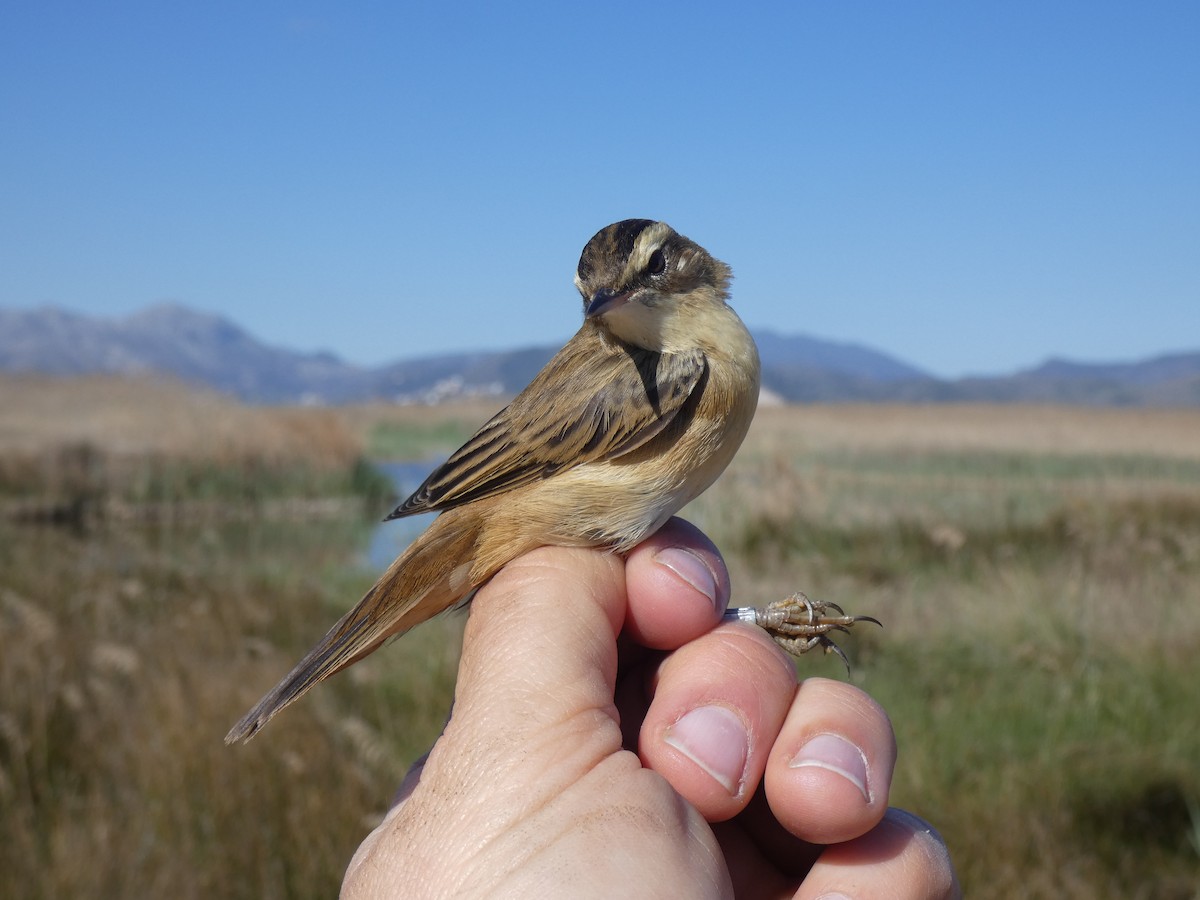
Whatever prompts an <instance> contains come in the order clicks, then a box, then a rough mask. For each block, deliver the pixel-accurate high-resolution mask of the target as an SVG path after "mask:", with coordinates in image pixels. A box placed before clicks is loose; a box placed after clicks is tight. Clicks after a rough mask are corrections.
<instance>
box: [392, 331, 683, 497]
mask: <svg viewBox="0 0 1200 900" xmlns="http://www.w3.org/2000/svg"><path fill="white" fill-rule="evenodd" d="M705 369H706V363H705V360H704V355H703V354H702V353H701V352H699V351H695V352H692V353H679V354H658V353H651V352H649V351H645V350H640V349H637V348H633V347H624V348H623V349H616V348H614V347H613V345H612V344H609V343H606V342H602V341H601V339H600V338H599V337H598V336H596V335H594V334H588V333H586V332H580V333H579V334H577V335H576V336H575V337H574V338H572V339H571V341H570V342H569V343H568V344H567V345H566V346H565V347H564V348H563V349H562V350H561V351H559V353H558V354H557V355H556V356H555V357H554V358H553V359H552V360H550V362H549V363H547V364H546V367H545V368H544V369H542V371H541V372H539V373H538V375H537V377H536V378H534V380H533V381H532V382H531V383H530V385H529V387H527V388H525V390H523V391H522V392H521V393H520V394H519V395H518V396H517V397H516V398H515V399H514V400H513V402H512V403H510V404H509V405H508V406H507V407H506V408H505V409H503V410H502V411H501V412H499V413H498V414H497V415H496V416H495V417H493V418H492V419H491V420H490V421H489V422H488V423H487V424H485V425H484V426H483V427H482V428H480V429H479V431H478V432H477V433H476V434H475V436H474V437H472V438H471V439H470V440H469V441H467V442H466V443H465V444H464V445H463V446H462V447H460V448H459V449H458V450H457V451H456V452H455V453H454V454H453V455H452V456H451V457H450V458H449V459H448V460H446V462H444V463H443V464H442V465H441V466H439V467H438V468H437V469H435V470H434V472H433V473H432V474H431V475H430V476H429V477H428V478H427V479H426V480H425V483H424V484H422V485H421V486H420V487H419V488H418V489H417V490H416V492H415V493H414V494H413V495H412V496H411V497H409V498H408V499H407V500H405V501H404V502H403V503H402V504H400V506H398V507H397V508H396V510H395V512H393V513H392V514H391V515H390V516H388V518H389V519H395V518H399V517H400V516H407V515H412V514H413V513H418V512H429V511H432V510H439V509H449V508H450V507H453V506H459V505H460V504H463V503H469V502H470V501H472V500H478V499H480V498H481V497H489V496H492V495H493V494H498V493H500V492H502V491H507V490H511V489H512V488H515V487H518V486H520V485H523V484H528V483H529V482H531V481H536V480H538V479H542V478H547V477H549V476H550V475H553V474H554V473H555V472H559V471H561V470H563V469H569V468H572V467H573V466H577V465H579V464H580V463H584V462H589V461H591V460H597V459H611V458H615V457H618V456H620V455H622V454H624V453H628V452H630V451H631V450H634V449H636V448H637V447H640V446H641V445H642V444H644V443H646V441H648V440H650V439H651V438H653V437H654V436H655V435H656V434H658V433H659V432H661V431H662V430H663V429H664V428H665V427H666V426H667V425H668V424H669V423H670V422H671V420H672V419H674V418H675V416H676V415H677V414H678V413H679V411H680V409H682V408H683V406H684V405H685V404H686V403H687V400H688V397H690V396H691V394H692V391H693V390H694V389H695V387H696V385H697V384H698V383H699V382H700V381H701V379H702V378H703V376H704V373H705Z"/></svg>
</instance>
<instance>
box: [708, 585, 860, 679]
mask: <svg viewBox="0 0 1200 900" xmlns="http://www.w3.org/2000/svg"><path fill="white" fill-rule="evenodd" d="M829 611H833V612H834V613H836V615H826V613H827V612H829ZM731 612H733V613H734V615H732V616H730V618H737V619H740V620H741V621H744V622H753V623H754V624H755V625H757V626H758V627H759V628H761V629H763V630H764V631H765V632H767V634H769V635H770V636H771V638H772V639H773V640H774V641H775V643H777V644H778V645H779V646H780V647H782V648H783V649H784V650H786V651H787V652H788V653H790V654H792V655H793V656H800V655H801V654H802V653H807V652H808V651H809V650H811V649H813V648H814V647H820V648H821V649H822V650H824V651H825V653H836V654H837V656H838V658H839V659H841V661H842V662H843V663H845V665H846V669H847V671H849V669H850V660H849V659H848V658H847V657H846V654H845V653H844V652H842V648H841V647H839V646H838V645H837V644H835V643H834V642H833V639H832V638H830V637H829V632H831V631H842V632H845V633H846V634H849V633H850V628H851V626H853V625H854V624H855V623H857V622H872V623H874V624H875V625H880V626H881V627H882V623H881V622H880V621H879V620H878V619H876V618H874V617H872V616H848V615H846V613H845V611H844V610H843V609H842V608H841V607H840V606H838V605H837V604H836V603H832V602H830V601H828V600H811V599H809V598H808V596H806V595H805V594H803V593H801V592H800V591H797V592H796V593H794V594H792V595H791V596H790V597H785V598H784V599H782V600H776V601H775V602H774V603H769V604H767V605H766V606H755V607H748V608H743V609H739V610H736V611H731Z"/></svg>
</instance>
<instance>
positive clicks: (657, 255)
mask: <svg viewBox="0 0 1200 900" xmlns="http://www.w3.org/2000/svg"><path fill="white" fill-rule="evenodd" d="M666 270H667V258H666V256H664V255H663V252H662V248H661V247H660V248H659V249H657V250H655V251H654V252H653V253H651V254H650V260H649V261H648V262H647V263H646V274H647V275H661V274H662V273H663V272H665V271H666Z"/></svg>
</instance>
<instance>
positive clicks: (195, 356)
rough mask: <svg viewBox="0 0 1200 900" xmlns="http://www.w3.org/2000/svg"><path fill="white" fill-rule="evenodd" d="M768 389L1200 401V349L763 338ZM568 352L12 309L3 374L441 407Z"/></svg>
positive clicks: (500, 386) (150, 313)
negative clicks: (160, 379) (388, 346)
mask: <svg viewBox="0 0 1200 900" xmlns="http://www.w3.org/2000/svg"><path fill="white" fill-rule="evenodd" d="M755 340H756V341H757V342H758V346H759V351H760V353H761V355H762V360H763V384H764V387H765V388H767V389H768V390H769V391H770V392H771V393H773V394H775V395H777V396H778V397H780V398H782V399H784V400H786V401H789V402H809V403H814V402H820V403H835V402H846V401H857V402H898V401H903V402H935V403H936V402H951V401H964V402H965V401H974V402H981V401H982V402H997V403H1002V402H1045V403H1073V404H1086V405H1108V406H1114V405H1123V406H1141V405H1148V406H1200V352H1196V353H1180V354H1174V355H1169V356H1161V357H1157V358H1154V359H1149V360H1144V361H1141V362H1130V363H1096V364H1087V363H1078V362H1070V361H1067V360H1050V361H1048V362H1046V363H1043V364H1042V365H1040V366H1037V367H1036V368H1031V369H1028V370H1024V371H1021V372H1017V373H1015V374H1012V375H998V376H993V377H981V378H966V379H958V380H943V379H938V378H934V377H933V376H931V375H929V374H928V373H925V372H923V371H921V370H920V369H918V368H916V367H915V366H912V365H909V364H908V363H905V362H903V361H901V360H898V359H896V358H895V357H892V356H889V355H888V354H886V353H882V352H880V351H878V350H874V349H872V348H869V347H865V346H862V345H858V344H848V343H838V342H833V341H825V340H821V339H819V338H814V337H806V336H803V335H780V334H776V333H774V332H770V331H760V332H756V334H755ZM557 349H558V347H557V346H544V347H526V348H522V349H518V350H509V351H496V352H475V353H465V352H464V353H451V354H443V355H440V356H432V357H425V358H421V359H409V360H401V361H398V362H394V363H391V364H389V365H384V366H376V367H366V366H358V365H354V364H352V363H348V362H345V361H344V360H341V359H339V358H338V357H336V356H334V355H333V354H330V353H299V352H296V351H292V350H287V349H284V348H281V347H274V346H271V345H268V344H265V343H263V342H262V341H260V340H258V339H257V338H255V337H253V336H252V335H250V334H249V333H247V332H246V331H244V330H242V329H241V328H239V327H238V326H237V325H235V324H233V323H232V322H230V321H228V320H227V319H223V318H221V317H219V316H213V315H208V314H204V313H199V312H196V311H194V310H190V309H188V308H186V307H183V306H177V305H160V306H153V307H150V308H148V309H146V310H143V311H141V312H139V313H135V314H134V315H131V316H126V317H123V318H97V317H92V316H85V315H81V314H78V313H72V312H67V311H65V310H62V309H56V308H43V309H35V310H0V371H8V372H40V373H46V374H54V375H75V374H87V373H97V372H103V373H115V374H142V373H162V374H169V375H172V376H174V377H176V378H179V379H181V380H183V381H186V382H191V383H195V384H201V385H206V386H208V387H211V388H214V389H216V390H219V391H222V392H224V393H228V394H232V395H234V396H236V397H239V398H241V399H243V400H246V401H249V402H253V403H306V402H307V403H330V404H336V403H348V402H358V401H364V400H371V399H385V400H394V401H400V402H439V401H441V400H445V399H452V398H457V397H465V396H479V395H497V396H504V395H511V394H514V393H516V392H517V391H519V390H520V389H521V388H522V387H524V386H525V385H526V384H528V383H529V380H530V379H531V378H532V377H533V376H534V374H535V373H536V372H537V371H538V370H539V369H540V368H541V367H542V366H543V365H544V364H545V362H546V361H547V360H548V359H549V358H550V357H551V356H552V355H553V353H554V352H555V350H557Z"/></svg>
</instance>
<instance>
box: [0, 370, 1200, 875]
mask: <svg viewBox="0 0 1200 900" xmlns="http://www.w3.org/2000/svg"><path fill="white" fill-rule="evenodd" d="M13 385H14V382H12V381H8V382H5V383H4V385H3V388H4V390H3V393H0V472H3V471H6V468H5V467H8V469H7V470H8V471H15V469H13V467H14V466H16V465H17V463H14V462H13V461H14V460H17V461H18V462H19V461H21V460H25V461H28V460H29V459H31V458H33V457H31V455H30V454H31V453H32V454H37V453H41V454H43V455H44V454H45V452H46V450H47V448H49V449H50V450H51V451H53V452H52V453H51V454H50V456H49V459H50V462H48V463H46V464H45V466H44V468H43V469H42V470H40V471H41V473H42V474H41V476H39V477H42V478H43V479H44V480H43V481H41V482H39V483H38V484H40V487H39V488H38V489H42V490H45V489H47V488H48V487H49V488H54V486H55V485H56V484H58V485H61V484H62V483H66V482H70V481H71V480H72V479H74V480H76V481H78V480H79V479H83V481H84V482H85V483H90V484H93V485H94V484H95V483H96V481H95V479H94V477H93V478H92V481H90V482H89V481H88V477H92V476H94V475H95V472H94V471H93V472H92V476H88V475H87V473H88V471H89V467H90V468H91V469H96V468H97V467H98V468H99V469H100V470H101V471H104V472H107V473H108V474H107V475H105V478H107V479H108V482H107V488H108V489H109V490H110V493H111V492H114V491H115V492H118V493H119V492H121V491H124V494H123V495H122V496H124V497H125V498H126V500H125V502H128V503H142V504H144V503H145V502H146V497H145V494H144V492H143V494H138V493H137V491H133V490H132V489H131V488H130V485H132V484H134V483H135V482H136V477H135V476H136V475H137V473H138V472H139V471H144V470H145V468H146V467H147V466H150V467H153V466H155V465H160V466H163V467H166V468H170V467H171V466H176V467H177V466H178V464H179V462H180V460H183V461H186V462H188V465H190V466H191V468H190V469H189V471H193V472H194V471H196V470H197V469H203V470H205V471H206V472H208V475H207V476H206V478H205V479H199V480H197V479H194V478H193V479H191V480H188V479H179V478H176V479H175V480H174V481H171V489H172V490H174V491H176V494H177V496H178V497H189V496H190V497H193V498H194V496H195V494H196V493H197V492H199V493H200V494H202V495H203V496H206V497H210V498H212V500H211V502H213V503H216V504H217V505H218V506H222V507H224V508H230V507H236V508H247V509H249V510H251V513H250V514H249V515H245V516H233V517H200V518H195V517H174V518H172V517H166V518H159V519H156V520H154V521H152V522H150V521H147V520H145V519H143V518H138V517H133V518H129V519H120V520H117V519H114V518H111V517H110V518H108V519H100V520H98V521H94V522H89V523H85V527H84V528H82V529H81V530H72V529H62V528H53V527H45V526H43V525H37V526H31V525H28V524H22V523H14V522H12V521H11V520H9V521H6V520H4V519H3V518H2V517H0V646H2V647H3V648H4V649H3V652H2V653H0V697H2V698H3V699H2V700H0V895H3V896H10V895H20V896H30V897H63V896H112V897H118V896H142V895H170V896H179V897H192V896H213V895H215V896H221V897H239V896H244V897H307V896H329V895H331V894H332V893H333V892H334V891H335V890H336V885H337V883H338V880H339V879H340V874H341V871H342V868H343V867H344V865H345V863H346V862H347V861H348V859H349V855H350V853H351V851H352V849H353V847H354V846H355V845H356V844H357V842H358V841H359V840H360V839H361V838H362V836H363V834H364V833H365V831H366V829H367V828H368V827H369V825H370V822H371V821H373V820H374V818H375V817H377V816H378V815H380V814H381V812H382V811H383V809H384V807H385V805H386V801H387V798H388V796H389V795H390V793H391V791H392V790H394V788H395V787H396V785H397V784H398V783H399V779H400V777H401V773H402V772H403V769H404V768H405V766H406V765H407V763H408V762H410V761H411V760H412V759H413V758H414V757H415V756H416V755H417V754H418V753H420V752H421V751H422V750H423V749H424V748H425V747H426V746H427V744H428V742H429V741H430V740H431V739H432V737H433V736H434V735H435V734H436V733H437V730H438V728H439V725H440V722H441V720H442V717H443V716H444V714H445V711H446V709H447V704H448V701H449V696H450V693H451V691H452V683H453V672H454V667H455V661H456V641H457V635H458V631H459V628H460V624H461V623H460V621H459V620H457V619H454V618H450V619H445V620H441V621H435V622H433V623H429V624H428V625H426V626H423V627H422V628H421V629H420V631H419V633H418V634H417V635H415V636H414V638H415V639H411V640H410V639H404V640H402V641H401V642H400V643H399V644H397V645H396V646H395V647H393V648H391V649H389V650H388V651H386V652H384V653H381V654H377V655H376V656H374V657H373V658H372V659H371V660H370V661H369V662H367V663H365V664H364V665H361V666H357V667H355V668H354V669H352V670H351V671H350V672H349V673H348V674H347V675H346V676H345V677H341V678H337V679H333V680H332V681H331V682H330V683H329V684H327V685H323V686H322V687H321V689H319V690H318V691H315V692H314V693H313V694H312V695H311V696H310V697H308V698H306V699H305V701H304V702H303V703H301V704H298V705H297V706H296V707H294V708H293V709H290V710H288V712H287V713H286V714H285V715H283V716H281V717H280V718H279V719H278V720H277V721H276V722H273V723H272V726H271V728H270V730H269V731H268V732H267V733H266V734H264V735H263V736H262V737H260V738H259V739H258V740H256V741H255V742H253V743H252V744H251V745H250V746H249V747H245V748H235V749H229V748H226V747H224V746H223V744H222V743H221V740H220V739H221V736H222V735H223V734H224V732H225V730H226V728H227V727H228V726H229V724H231V722H232V721H233V720H234V719H236V717H237V716H238V715H240V714H241V713H242V712H243V711H244V709H245V708H246V707H247V706H248V705H249V704H250V703H251V702H252V701H253V700H255V699H257V696H258V694H259V693H260V692H261V691H262V690H265V689H266V688H267V687H269V686H270V685H271V684H272V683H273V682H274V680H275V679H276V678H277V677H278V676H279V675H280V674H281V673H282V672H283V671H285V670H286V669H287V668H288V667H289V666H290V665H291V664H292V662H294V660H295V659H296V658H297V657H298V655H299V654H300V653H302V652H303V651H304V650H306V649H307V648H308V646H309V645H310V644H311V642H312V641H313V640H314V638H315V637H316V636H317V635H318V634H319V633H320V631H321V630H322V629H323V628H325V627H326V626H327V625H328V624H329V623H330V622H332V621H333V619H334V618H335V617H336V615H337V614H338V613H339V612H340V611H341V610H343V609H345V608H346V606H348V605H349V604H350V603H352V602H353V601H354V600H355V599H356V598H357V597H358V596H359V594H360V592H361V591H362V590H363V589H364V588H365V587H366V586H367V582H369V580H370V575H369V574H368V573H366V572H364V571H362V570H361V568H360V567H359V565H358V564H357V562H356V559H357V556H358V554H359V553H360V552H361V548H362V546H363V544H364V541H365V538H366V534H367V530H366V529H367V528H368V527H369V526H368V525H367V524H365V523H364V521H363V520H361V519H360V518H359V517H358V515H357V512H356V509H354V508H346V507H339V508H335V509H333V510H331V511H330V512H329V514H328V515H327V516H326V517H324V518H320V519H313V518H309V519H307V520H305V519H301V520H296V519H292V518H289V517H286V516H282V517H281V516H275V515H272V514H269V510H271V509H275V508H276V507H272V506H270V505H269V504H265V503H263V502H261V498H255V497H254V496H253V495H248V494H247V487H246V485H247V484H248V483H250V482H253V481H254V480H255V479H258V480H262V479H263V478H266V477H267V476H266V475H265V474H264V473H265V472H267V471H269V470H272V469H273V468H281V469H284V470H288V471H292V472H301V473H306V474H305V475H304V476H303V477H299V478H292V479H283V480H281V481H279V482H278V483H276V484H275V485H274V487H273V488H272V491H273V493H272V494H271V497H272V499H273V501H275V502H276V503H284V504H286V503H288V502H291V501H292V500H293V499H295V498H296V497H298V496H299V497H301V499H307V500H313V499H315V498H317V497H319V496H322V495H323V494H327V493H329V492H330V491H335V492H336V491H345V490H347V489H348V486H350V485H353V484H354V483H355V482H354V480H353V478H351V477H349V476H346V475H345V473H346V471H347V470H348V469H353V468H354V465H355V460H356V459H357V456H358V454H359V453H361V448H362V447H364V446H366V445H368V444H371V445H373V446H383V447H385V448H387V447H390V448H392V450H393V451H395V452H401V450H403V449H404V448H407V450H408V451H409V452H414V453H420V454H424V453H428V452H430V451H431V450H432V449H433V448H438V447H442V446H443V445H444V444H445V443H446V442H447V441H452V440H453V437H454V435H456V434H460V433H465V432H467V431H469V430H470V429H471V428H472V427H474V426H475V425H477V424H479V423H480V422H482V421H483V420H484V419H486V418H487V417H488V416H489V415H490V414H491V413H492V412H494V409H493V408H492V405H491V404H489V405H488V406H486V407H483V406H476V407H471V408H469V409H464V408H444V407H443V408H435V409H426V408H415V407H414V408H406V409H393V408H382V407H379V408H367V407H363V408H351V409H345V410H324V411H323V410H274V409H249V408H245V407H242V406H239V405H238V404H235V403H232V402H230V401H227V400H224V399H222V398H220V397H216V396H212V395H203V394H195V393H193V392H190V391H186V390H184V389H181V388H179V387H177V386H163V385H154V384H148V383H132V384H131V383H127V382H119V383H116V382H105V381H102V380H96V381H86V382H53V381H51V380H46V379H43V380H31V381H29V382H28V383H25V384H24V385H22V384H17V389H15V390H14V388H13ZM25 392H28V393H27V395H26V393H25ZM79 447H84V448H87V451H86V453H83V454H82V456H80V455H79V454H78V453H76V455H75V456H72V453H73V452H75V451H72V449H71V448H79ZM55 448H57V449H55ZM397 448H399V449H397ZM55 453H57V456H55V455H54V454H55ZM97 460H99V463H97V462H96V461H97ZM121 461H123V462H121ZM118 463H120V464H118ZM121 466H125V468H124V469H122V468H121ZM185 468H186V467H185ZM229 470H232V471H233V472H234V475H232V476H231V475H229V474H228V471H229ZM81 472H82V473H83V474H82V475H81V474H80V473H81ZM119 472H125V473H126V474H124V475H120V477H118V476H117V475H114V474H113V473H119ZM319 472H325V473H326V474H327V475H328V476H329V477H324V476H322V477H321V478H317V477H315V476H314V473H319ZM338 472H341V473H342V476H341V477H335V475H334V474H331V473H338ZM221 473H225V474H221ZM164 477H165V476H160V481H161V480H162V478H164ZM56 479H57V481H56ZM114 480H115V481H116V482H117V484H116V485H115V486H114V485H113V484H112V482H113V481H114ZM35 487H36V485H35ZM8 490H9V491H10V493H11V491H12V490H14V488H13V487H12V485H11V480H10V486H9V488H8ZM247 497H249V498H250V499H249V500H247ZM139 498H140V499H139ZM251 501H252V502H251ZM378 508H381V507H378V506H377V509H378ZM687 514H688V515H689V516H690V517H692V518H694V519H696V520H697V521H699V522H700V523H701V524H702V525H703V526H704V527H705V528H706V530H708V531H709V533H710V534H711V535H712V536H713V537H714V538H715V539H716V541H717V543H718V545H719V546H720V547H722V549H723V550H724V551H725V554H726V557H727V561H728V562H729V565H730V568H731V570H732V571H733V574H734V586H735V599H736V600H738V601H746V600H749V599H754V600H761V599H769V598H771V597H775V596H780V595H782V594H784V593H787V592H790V591H792V590H795V589H797V588H803V589H805V590H807V591H809V592H810V593H811V594H813V595H816V596H823V597H827V598H830V599H835V600H837V601H839V602H843V603H844V604H845V605H846V606H847V607H848V608H850V609H852V610H853V611H855V612H864V613H869V614H873V615H876V616H878V617H879V618H881V619H882V620H883V621H884V623H885V626H886V627H885V629H884V630H883V631H870V632H864V633H861V634H856V635H855V636H853V637H851V638H848V639H847V643H846V647H847V650H848V652H849V653H850V655H851V657H852V659H853V660H854V663H855V669H854V679H855V680H856V681H859V682H861V683H862V684H863V685H864V686H865V687H866V688H867V689H868V690H870V691H871V692H872V693H873V694H874V695H875V696H877V697H878V698H879V699H881V700H882V702H883V703H884V704H885V706H886V708H887V709H888V710H889V713H890V714H891V715H892V718H893V721H894V723H895V726H896V730H897V734H898V737H899V741H900V749H901V756H900V763H899V768H898V771H897V776H896V789H895V798H894V799H895V800H896V802H897V803H899V804H902V805H904V806H906V807H908V808H910V809H913V810H914V811H916V812H918V813H920V814H922V815H925V816H927V817H928V818H929V819H930V820H931V821H933V822H935V823H936V824H937V825H938V827H939V828H940V829H941V830H942V831H943V834H944V835H945V837H946V838H947V841H948V842H949V844H950V847H951V850H952V852H953V854H954V857H955V860H956V863H957V865H958V867H959V869H960V872H961V874H962V876H963V879H964V882H965V884H966V886H967V888H968V894H969V895H970V896H976V897H985V898H986V897H1008V896H1066V897H1092V896H1133V897H1168V898H1170V897H1179V898H1194V897H1195V896H1196V885H1197V878H1196V873H1197V871H1200V848H1198V847H1197V846H1195V844H1194V841H1195V840H1196V833H1197V828H1198V827H1200V825H1198V823H1197V822H1195V821H1194V820H1193V818H1192V816H1193V815H1195V814H1194V813H1192V812H1189V809H1195V808H1198V807H1200V775H1198V772H1197V768H1196V760H1197V759H1200V717H1197V716H1196V714H1195V710H1196V709H1198V708H1200V680H1198V679H1197V678H1196V677H1195V663H1194V660H1195V659H1196V657H1197V654H1198V653H1200V415H1197V414H1195V413H1190V412H1172V411H1154V412H1143V411H1135V410H1124V411H1113V410H1072V409H1048V408H1016V407H812V408H803V409H764V410H763V411H762V412H761V413H760V416H759V420H758V422H757V423H756V425H755V428H754V430H753V431H752V434H751V436H750V438H749V440H748V442H747V446H746V447H745V448H744V451H743V452H742V453H741V454H740V455H739V457H738V460H737V461H736V462H735V464H734V466H733V467H732V468H731V470H730V471H729V472H728V473H727V474H726V476H725V477H724V478H723V479H722V480H721V482H719V483H718V484H717V485H716V486H715V487H714V489H713V490H712V491H710V492H709V493H708V494H706V495H705V497H703V498H701V500H700V501H698V502H697V503H695V504H693V506H692V507H691V508H690V509H689V510H688V511H687ZM800 666H801V671H802V672H803V673H805V674H809V673H819V674H826V675H832V676H834V677H843V675H842V671H841V669H840V666H839V664H838V663H837V662H836V661H835V660H833V659H832V658H827V659H805V660H802V661H801V663H800ZM1189 804H1190V807H1189Z"/></svg>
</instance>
